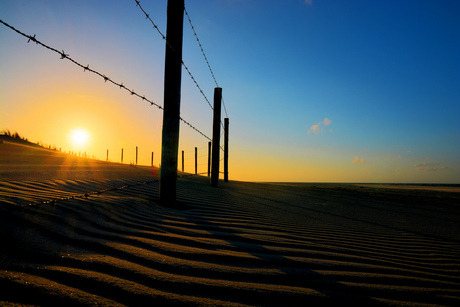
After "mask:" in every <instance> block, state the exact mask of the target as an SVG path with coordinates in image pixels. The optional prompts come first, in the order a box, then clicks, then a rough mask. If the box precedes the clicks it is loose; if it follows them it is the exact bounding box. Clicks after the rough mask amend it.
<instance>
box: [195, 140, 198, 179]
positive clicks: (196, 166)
mask: <svg viewBox="0 0 460 307" xmlns="http://www.w3.org/2000/svg"><path fill="white" fill-rule="evenodd" d="M197 174H198V149H197V148H196V147H195V175H197Z"/></svg>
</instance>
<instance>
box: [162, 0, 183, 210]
mask: <svg viewBox="0 0 460 307" xmlns="http://www.w3.org/2000/svg"><path fill="white" fill-rule="evenodd" d="M183 24H184V0H174V1H173V0H168V8H167V21H166V41H167V43H166V55H165V77H164V103H163V105H164V110H163V132H162V140H161V172H160V202H162V203H164V204H167V205H174V203H175V202H176V180H177V155H178V150H179V124H180V90H181V72H182V71H181V70H182V34H183Z"/></svg>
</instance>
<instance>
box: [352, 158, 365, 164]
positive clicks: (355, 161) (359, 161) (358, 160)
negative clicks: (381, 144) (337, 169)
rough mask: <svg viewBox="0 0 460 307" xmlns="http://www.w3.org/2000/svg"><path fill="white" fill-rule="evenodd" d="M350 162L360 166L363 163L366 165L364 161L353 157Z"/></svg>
mask: <svg viewBox="0 0 460 307" xmlns="http://www.w3.org/2000/svg"><path fill="white" fill-rule="evenodd" d="M351 162H353V163H361V164H364V163H366V160H364V159H360V158H358V157H355V158H354V160H353V161H351Z"/></svg>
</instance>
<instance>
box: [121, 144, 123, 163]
mask: <svg viewBox="0 0 460 307" xmlns="http://www.w3.org/2000/svg"><path fill="white" fill-rule="evenodd" d="M121 164H123V148H122V149H121Z"/></svg>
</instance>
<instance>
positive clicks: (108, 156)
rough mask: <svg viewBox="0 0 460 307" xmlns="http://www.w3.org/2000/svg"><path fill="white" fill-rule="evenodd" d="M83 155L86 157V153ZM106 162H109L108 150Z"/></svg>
mask: <svg viewBox="0 0 460 307" xmlns="http://www.w3.org/2000/svg"><path fill="white" fill-rule="evenodd" d="M85 155H86V153H85ZM106 161H109V150H108V149H107V159H106Z"/></svg>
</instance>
